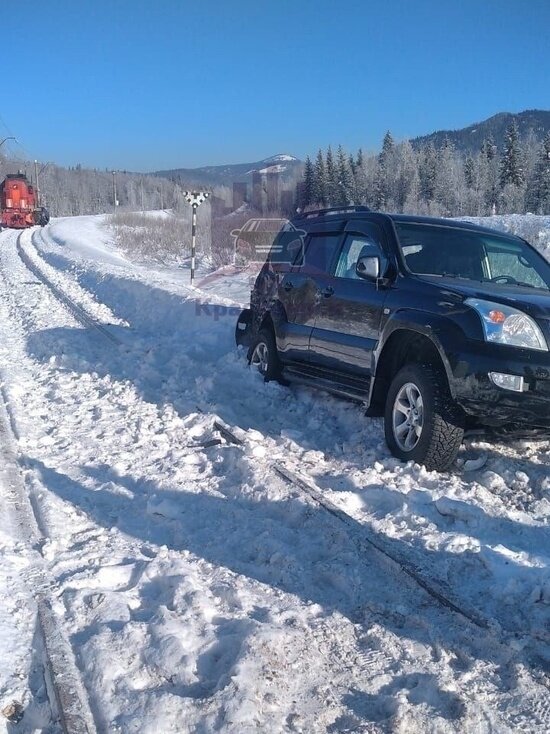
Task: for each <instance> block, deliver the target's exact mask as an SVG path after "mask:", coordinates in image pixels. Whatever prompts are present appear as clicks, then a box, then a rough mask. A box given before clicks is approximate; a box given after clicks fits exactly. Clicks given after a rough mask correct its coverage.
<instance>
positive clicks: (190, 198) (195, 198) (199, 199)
mask: <svg viewBox="0 0 550 734" xmlns="http://www.w3.org/2000/svg"><path fill="white" fill-rule="evenodd" d="M184 195H185V201H186V202H187V203H188V204H191V206H192V207H193V217H192V219H191V285H193V281H194V280H195V255H196V249H197V209H198V208H199V206H200V205H201V204H202V203H203V201H206V199H207V198H208V197H209V196H210V194H209V193H208V192H206V191H184Z"/></svg>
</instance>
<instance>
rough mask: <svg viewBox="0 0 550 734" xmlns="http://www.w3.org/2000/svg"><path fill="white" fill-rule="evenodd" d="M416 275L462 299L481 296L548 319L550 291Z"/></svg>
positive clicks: (549, 314)
mask: <svg viewBox="0 0 550 734" xmlns="http://www.w3.org/2000/svg"><path fill="white" fill-rule="evenodd" d="M416 277H417V278H418V279H419V280H421V281H422V282H424V283H430V284H431V285H435V286H437V287H438V288H439V289H440V290H442V291H445V292H446V293H448V294H450V293H453V294H454V295H455V296H459V297H462V300H466V299H467V298H482V299H484V300H486V301H495V302H496V303H502V304H504V305H506V306H511V307H512V308H517V309H518V310H520V311H525V312H526V313H528V314H529V315H530V316H535V317H538V318H543V319H550V291H543V290H540V289H538V288H527V287H524V286H517V285H509V284H498V283H478V282H476V281H473V280H465V279H464V280H462V279H461V278H445V277H438V276H433V275H418V276H416Z"/></svg>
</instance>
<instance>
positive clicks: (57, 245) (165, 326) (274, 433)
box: [0, 217, 550, 732]
mask: <svg viewBox="0 0 550 734" xmlns="http://www.w3.org/2000/svg"><path fill="white" fill-rule="evenodd" d="M546 226H547V222H544V223H541V227H543V228H544V227H546ZM23 246H24V248H25V251H26V252H27V254H28V255H29V257H31V258H33V261H34V262H36V264H37V265H38V266H39V268H40V269H41V271H42V272H43V273H44V274H45V275H46V276H47V277H48V278H49V279H50V280H51V281H52V282H54V283H55V284H56V285H57V286H58V287H59V288H62V290H63V291H64V292H66V293H67V294H68V295H70V297H71V298H73V299H74V300H75V301H76V302H78V303H79V304H80V305H81V306H83V307H84V308H85V309H86V310H87V311H88V312H89V313H90V314H92V315H93V316H94V317H95V318H96V319H97V320H98V321H100V322H102V323H104V324H107V325H108V326H107V328H108V329H110V330H111V332H112V333H113V334H115V335H117V336H118V337H119V338H120V340H121V341H122V346H121V347H120V348H116V347H113V345H112V344H110V343H105V341H104V340H102V339H101V336H100V335H98V334H97V333H95V332H93V331H90V330H88V329H85V328H83V327H82V326H81V325H80V324H78V323H77V322H75V321H74V318H73V317H72V316H71V315H70V314H68V313H67V312H66V311H65V310H64V309H63V307H61V306H60V305H59V303H58V302H57V301H56V300H55V299H54V298H53V296H52V295H51V294H50V292H49V291H48V289H47V288H46V287H45V286H44V285H40V284H39V283H38V282H37V281H36V279H35V278H33V276H32V275H31V274H30V273H29V271H28V270H27V269H26V268H25V266H24V265H23V263H22V262H21V261H20V259H19V258H18V256H17V254H16V248H15V235H14V233H11V232H4V233H2V234H1V235H0V268H1V274H2V280H1V281H0V288H1V292H0V323H1V327H0V328H1V332H2V334H1V335H2V339H1V346H0V353H1V355H2V371H3V383H4V384H3V389H4V392H5V394H6V397H7V399H8V401H9V405H10V409H11V411H12V413H13V415H14V416H15V417H16V421H17V425H18V433H19V440H18V450H19V454H20V460H21V462H22V466H23V467H24V471H25V472H29V473H31V474H32V476H33V477H34V478H35V480H36V481H37V482H38V483H39V486H40V488H41V489H40V492H39V495H40V505H39V506H40V524H41V528H42V531H43V533H44V535H45V541H44V543H43V546H42V554H43V556H44V558H45V559H46V562H47V564H48V567H49V569H50V571H51V573H52V574H53V575H54V577H55V580H56V594H57V597H58V598H59V600H60V602H62V605H63V606H62V609H63V623H64V625H65V626H66V629H67V632H68V634H69V636H70V638H71V641H72V644H73V648H74V649H75V651H76V654H77V661H78V664H79V666H80V668H81V671H82V674H83V679H84V682H85V685H86V687H87V689H88V691H89V693H90V696H91V702H92V707H93V710H94V715H95V716H96V720H97V723H98V726H99V729H100V730H102V731H124V732H138V731H139V732H172V731H173V732H176V731H177V732H181V731H218V730H219V731H231V732H247V731H262V732H264V731H265V732H267V731H269V732H272V731H273V732H275V731H304V732H317V731H318V732H323V731H333V732H339V731H386V730H391V731H399V732H411V731H437V732H444V731H479V732H489V731H498V732H501V731H517V730H520V729H521V730H524V731H546V730H548V728H549V726H550V707H549V705H548V703H547V694H548V691H547V689H546V688H545V687H544V686H543V685H542V678H541V676H542V675H543V673H542V670H543V669H544V664H543V663H540V662H539V661H537V660H536V659H535V657H534V656H533V650H535V651H538V652H541V653H544V654H545V648H546V645H545V641H546V642H548V634H549V626H548V621H549V616H550V615H549V611H550V607H549V604H550V573H549V571H548V562H549V556H550V541H549V527H548V511H549V508H550V478H549V472H548V464H549V458H548V448H549V447H550V443H549V442H548V441H538V442H525V441H521V442H520V441H516V442H513V443H510V444H506V445H505V444H496V445H495V444H492V445H491V444H484V443H480V442H478V443H474V444H472V443H470V444H469V445H467V446H466V447H465V449H464V451H463V452H462V454H461V457H460V460H459V464H458V465H457V467H456V470H455V471H454V472H452V473H449V474H436V473H429V472H426V471H425V470H424V469H422V468H420V467H418V466H412V465H403V464H400V463H399V462H397V461H396V460H394V459H393V458H392V457H391V456H390V455H389V453H388V451H387V449H386V447H385V444H384V441H383V432H382V426H381V422H380V421H378V420H372V419H367V418H365V417H364V415H363V413H362V411H361V409H360V408H359V407H358V406H355V405H354V404H352V403H347V402H342V401H338V400H336V399H333V398H331V397H328V396H326V395H324V394H323V393H320V392H314V391H310V390H306V389H298V388H291V389H289V388H285V387H282V386H280V385H276V384H271V383H270V384H267V385H265V384H264V383H263V382H262V381H261V380H260V379H259V376H258V375H256V374H254V373H253V372H252V371H250V370H249V369H247V367H246V362H245V359H244V355H243V353H242V352H240V351H238V350H237V349H236V348H235V347H234V342H233V331H234V324H235V319H236V314H237V313H238V310H239V308H240V305H242V304H244V303H246V300H247V295H248V290H249V281H250V278H251V276H252V273H250V272H241V273H235V272H232V271H231V270H230V269H228V270H226V271H225V272H223V273H217V274H210V275H208V274H206V273H202V274H201V279H200V280H199V281H198V283H197V285H196V286H195V287H194V288H191V287H189V286H188V285H187V283H186V280H187V278H188V271H186V270H185V269H178V268H172V269H168V268H166V269H162V268H159V267H158V266H157V267H154V268H153V267H149V266H147V265H143V264H141V265H135V264H133V263H131V262H129V261H128V260H127V259H126V258H124V257H123V256H122V255H121V254H120V253H119V252H117V251H116V248H115V247H114V246H113V244H112V241H111V239H110V236H109V232H108V230H106V229H105V228H103V227H102V219H101V218H99V217H76V218H68V219H63V220H58V221H54V222H53V223H52V224H51V225H50V226H49V227H47V228H45V229H44V230H43V231H42V233H39V232H35V233H34V240H33V241H31V234H30V233H28V234H26V235H24V236H23ZM215 415H219V416H221V417H222V418H223V419H224V420H226V421H227V422H228V423H231V424H237V425H239V426H241V427H242V428H244V429H246V430H247V440H246V442H245V446H244V449H243V450H241V449H239V448H238V447H234V446H231V445H227V444H225V443H221V444H220V443H215V442H214V441H215V440H218V439H219V435H218V434H217V433H216V432H215V431H214V429H213V419H214V416H215ZM277 457H281V458H285V457H286V458H287V459H288V460H290V461H291V462H293V463H294V464H295V465H296V466H298V467H300V469H301V470H302V471H305V472H307V473H308V474H309V475H310V476H312V477H314V478H315V481H316V482H317V484H318V485H320V486H321V487H323V488H324V489H325V491H326V494H327V497H329V498H330V499H331V500H332V501H333V502H334V503H336V504H337V505H339V506H340V507H341V508H343V509H345V510H346V512H348V513H349V514H350V515H351V516H352V517H353V518H355V519H356V520H357V521H358V528H359V530H360V526H359V523H360V524H362V525H364V526H366V527H368V529H369V531H375V532H377V533H380V534H381V537H383V538H384V540H385V542H386V543H389V544H391V547H392V548H393V549H395V551H396V552H397V553H398V554H400V555H401V556H403V557H406V558H407V559H409V560H410V561H411V562H414V563H415V565H416V566H417V567H418V568H421V569H422V570H423V573H424V574H425V575H429V576H430V577H432V578H434V579H435V580H436V581H437V583H438V584H439V586H440V587H441V588H445V589H446V590H447V591H448V593H449V594H450V595H452V597H453V598H454V599H458V600H460V601H461V603H462V604H463V605H464V606H465V608H468V609H472V610H475V611H476V613H478V614H479V615H481V616H482V617H484V618H487V619H490V620H491V621H492V624H493V631H492V632H480V631H479V630H477V629H476V628H475V627H474V628H472V627H471V625H468V624H467V623H465V622H464V620H462V619H461V618H459V617H457V616H456V615H453V614H452V613H450V612H447V611H445V610H444V609H441V608H440V607H439V606H438V605H437V604H436V603H435V602H434V601H433V600H432V599H430V598H429V597H428V596H427V595H426V594H425V593H424V592H422V591H421V590H420V589H418V588H417V587H415V586H414V584H411V583H410V582H408V581H407V580H406V578H405V577H404V576H403V575H402V574H400V573H399V572H398V571H396V570H395V569H392V568H391V567H390V566H388V565H387V564H385V563H384V562H383V561H382V560H381V559H380V557H379V556H378V555H377V554H374V553H372V552H369V551H368V550H367V551H366V550H364V549H363V550H361V549H358V547H357V546H356V544H354V543H353V541H352V540H350V538H349V536H348V535H347V534H346V532H345V529H344V528H342V527H341V525H340V524H339V523H338V521H337V520H336V519H335V518H332V517H331V516H330V515H328V514H327V513H326V512H324V511H322V510H320V509H319V508H318V507H317V506H316V505H314V504H313V503H312V502H310V501H308V500H307V499H305V498H304V496H303V495H301V494H300V493H299V492H298V491H297V490H296V489H294V488H292V487H290V486H288V485H287V484H285V483H284V482H283V481H282V480H281V479H280V478H277V477H276V476H275V475H274V474H273V473H272V472H271V471H270V462H271V461H272V460H273V459H276V458H277ZM0 529H1V530H2V533H3V534H2V536H1V538H2V543H1V545H0V552H1V553H2V557H3V559H4V564H3V570H2V576H0V584H1V587H0V588H2V593H3V595H4V597H6V595H9V597H10V598H11V599H13V600H14V602H13V603H16V600H17V599H18V598H20V599H21V600H22V601H20V602H19V607H18V608H19V609H20V614H19V615H12V614H2V615H0V625H1V628H0V632H1V638H2V643H1V644H2V647H1V648H0V653H2V657H1V661H2V663H1V664H0V676H1V678H0V704H1V706H4V705H5V703H7V702H9V700H11V698H20V699H22V700H24V701H25V703H28V702H29V701H33V699H32V693H33V691H36V685H35V686H34V688H32V687H30V686H29V685H28V684H27V681H26V675H27V673H28V671H30V670H32V669H33V663H32V654H33V644H32V629H33V619H34V618H33V607H32V603H30V602H29V601H28V596H29V590H28V588H27V587H26V586H25V584H21V586H20V588H19V587H18V586H17V583H16V582H14V579H16V573H15V571H14V570H10V569H13V568H14V565H13V564H18V563H19V564H20V563H25V558H24V554H23V553H22V554H19V555H18V553H17V542H18V540H17V533H16V531H15V530H13V528H11V529H10V527H9V525H6V526H5V527H4V525H2V526H1V528H0ZM16 567H17V566H15V568H16ZM14 583H15V586H14ZM18 594H19V597H18V596H17V595H18ZM503 638H505V639H508V640H510V639H511V638H513V643H512V644H510V645H509V646H508V647H505V646H502V645H499V644H498V643H497V642H496V640H501V639H503ZM524 648H525V649H524ZM14 670H17V671H21V673H20V675H19V677H17V676H14V673H13V671H14ZM32 706H34V708H33V709H32V711H36V710H40V711H42V709H39V702H38V703H37V702H34V701H33V703H32ZM31 708H32V707H30V708H29V713H28V715H27V714H26V716H25V719H24V721H23V722H22V724H21V725H20V726H23V725H25V721H26V720H27V724H29V722H30V717H31V713H32V711H31ZM33 715H34V714H33ZM20 730H21V731H24V730H25V729H24V728H22V729H20ZM27 730H30V728H27Z"/></svg>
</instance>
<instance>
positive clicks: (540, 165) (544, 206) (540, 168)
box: [526, 132, 550, 214]
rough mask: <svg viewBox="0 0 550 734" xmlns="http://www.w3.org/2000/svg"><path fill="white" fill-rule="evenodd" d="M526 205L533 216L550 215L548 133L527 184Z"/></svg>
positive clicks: (549, 150)
mask: <svg viewBox="0 0 550 734" xmlns="http://www.w3.org/2000/svg"><path fill="white" fill-rule="evenodd" d="M526 205H527V209H528V210H529V211H531V212H533V213H534V214H548V213H550V132H549V133H547V135H546V137H545V138H544V141H543V143H542V145H541V150H540V157H539V160H538V162H537V164H536V166H535V170H534V171H533V175H532V177H531V179H530V182H529V189H528V193H527V196H526Z"/></svg>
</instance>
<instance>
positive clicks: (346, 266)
mask: <svg viewBox="0 0 550 734" xmlns="http://www.w3.org/2000/svg"><path fill="white" fill-rule="evenodd" d="M374 251H376V252H377V253H378V254H379V255H380V258H381V260H382V261H384V260H385V256H384V253H383V250H382V248H381V246H380V245H379V243H378V242H377V241H376V240H375V239H374V238H371V237H367V236H366V235H356V234H348V236H347V237H346V239H345V241H344V246H343V247H342V250H341V252H340V256H339V258H338V264H337V266H336V273H335V274H336V277H337V278H351V279H353V280H360V278H359V276H358V275H357V273H356V272H355V266H356V265H357V261H358V260H359V258H360V257H361V256H362V255H363V254H367V252H368V254H373V252H374Z"/></svg>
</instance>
